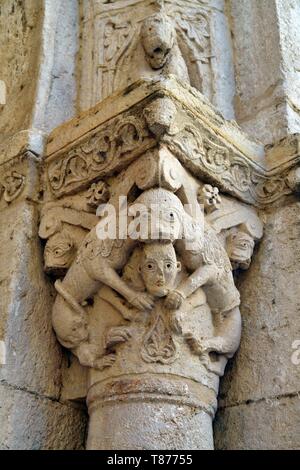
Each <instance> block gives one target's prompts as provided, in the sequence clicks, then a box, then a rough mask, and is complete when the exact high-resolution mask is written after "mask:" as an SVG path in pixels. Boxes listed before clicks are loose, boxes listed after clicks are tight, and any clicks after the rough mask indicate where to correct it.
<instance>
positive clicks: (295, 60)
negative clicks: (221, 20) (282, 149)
mask: <svg viewBox="0 0 300 470" xmlns="http://www.w3.org/2000/svg"><path fill="white" fill-rule="evenodd" d="M227 11H228V18H229V21H230V25H231V32H232V38H233V48H234V58H235V60H234V67H235V81H236V100H235V112H236V119H237V121H238V123H239V124H240V125H241V126H242V128H243V129H244V130H245V131H246V132H247V133H249V135H250V136H252V137H254V138H256V139H259V140H260V141H261V142H263V143H265V144H272V143H274V142H276V141H277V140H280V139H281V138H283V137H286V136H287V135H288V134H291V133H296V132H299V129H300V118H299V109H300V106H299V103H300V95H299V83H300V72H299V48H298V44H299V39H300V38H299V34H300V33H299V27H298V25H299V21H300V6H299V2H298V1H297V0H287V1H286V0H267V1H261V0H252V1H251V2H249V1H247V0H230V1H229V2H228V9H227Z"/></svg>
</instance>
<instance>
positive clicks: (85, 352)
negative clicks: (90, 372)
mask: <svg viewBox="0 0 300 470" xmlns="http://www.w3.org/2000/svg"><path fill="white" fill-rule="evenodd" d="M72 351H73V353H74V354H75V355H76V356H77V357H78V359H79V362H80V364H81V365H82V366H85V367H94V364H95V362H96V361H97V359H98V358H99V357H100V356H102V354H103V351H102V350H100V349H99V347H98V346H96V345H94V344H89V343H81V344H80V345H79V346H78V347H77V348H75V349H74V350H72Z"/></svg>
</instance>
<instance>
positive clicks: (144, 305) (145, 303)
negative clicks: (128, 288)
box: [128, 292, 154, 310]
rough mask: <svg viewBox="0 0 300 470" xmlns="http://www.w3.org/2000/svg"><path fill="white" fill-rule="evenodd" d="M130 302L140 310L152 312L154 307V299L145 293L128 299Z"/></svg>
mask: <svg viewBox="0 0 300 470" xmlns="http://www.w3.org/2000/svg"><path fill="white" fill-rule="evenodd" d="M128 301H129V302H130V303H131V305H133V306H134V307H136V308H138V309H139V310H151V309H152V308H153V307H154V301H153V298H152V297H151V295H149V294H146V293H145V292H139V293H138V294H136V293H135V297H134V298H131V299H128Z"/></svg>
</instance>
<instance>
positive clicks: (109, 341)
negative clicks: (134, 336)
mask: <svg viewBox="0 0 300 470" xmlns="http://www.w3.org/2000/svg"><path fill="white" fill-rule="evenodd" d="M130 338H131V332H130V330H129V328H127V327H126V326H116V327H113V328H110V329H109V331H108V332H107V335H106V348H107V349H110V348H112V347H113V346H115V345H116V344H118V343H124V342H125V341H128V340H129V339H130Z"/></svg>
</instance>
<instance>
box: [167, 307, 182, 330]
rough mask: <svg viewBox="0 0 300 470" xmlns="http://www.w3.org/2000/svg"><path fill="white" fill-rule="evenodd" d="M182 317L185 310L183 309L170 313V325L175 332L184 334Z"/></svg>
mask: <svg viewBox="0 0 300 470" xmlns="http://www.w3.org/2000/svg"><path fill="white" fill-rule="evenodd" d="M182 317H183V312H181V311H175V312H172V313H171V315H170V326H171V328H172V330H173V331H174V333H176V334H178V335H180V334H182Z"/></svg>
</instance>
